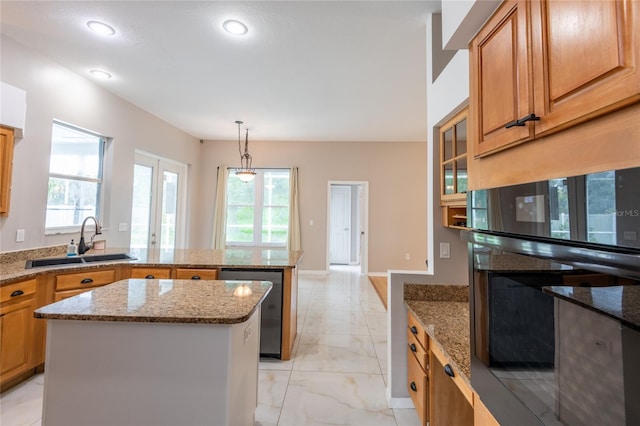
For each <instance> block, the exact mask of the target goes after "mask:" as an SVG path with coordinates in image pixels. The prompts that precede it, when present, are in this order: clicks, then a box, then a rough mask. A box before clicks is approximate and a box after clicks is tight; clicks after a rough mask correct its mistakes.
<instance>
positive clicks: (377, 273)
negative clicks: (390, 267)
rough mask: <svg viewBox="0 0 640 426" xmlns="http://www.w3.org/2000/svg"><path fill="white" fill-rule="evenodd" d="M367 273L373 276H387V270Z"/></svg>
mask: <svg viewBox="0 0 640 426" xmlns="http://www.w3.org/2000/svg"><path fill="white" fill-rule="evenodd" d="M367 275H369V276H371V277H386V276H387V273H386V272H369V273H368V274H367Z"/></svg>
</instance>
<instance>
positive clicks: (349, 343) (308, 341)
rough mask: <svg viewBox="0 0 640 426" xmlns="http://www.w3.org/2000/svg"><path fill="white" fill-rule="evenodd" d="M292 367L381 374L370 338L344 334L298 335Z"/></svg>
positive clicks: (296, 368) (296, 369)
mask: <svg viewBox="0 0 640 426" xmlns="http://www.w3.org/2000/svg"><path fill="white" fill-rule="evenodd" d="M293 370H294V371H324V372H340V373H371V374H380V366H379V364H378V358H377V357H376V353H375V349H374V348H373V343H372V342H371V338H370V337H369V336H355V335H347V334H303V335H301V337H300V344H299V346H298V352H297V353H296V357H295V360H294V363H293Z"/></svg>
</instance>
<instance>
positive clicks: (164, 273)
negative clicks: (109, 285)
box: [131, 267, 171, 279]
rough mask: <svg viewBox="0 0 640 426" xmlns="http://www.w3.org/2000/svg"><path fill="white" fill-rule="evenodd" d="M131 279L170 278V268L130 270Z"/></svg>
mask: <svg viewBox="0 0 640 426" xmlns="http://www.w3.org/2000/svg"><path fill="white" fill-rule="evenodd" d="M131 278H147V279H162V278H171V268H144V267H142V268H131Z"/></svg>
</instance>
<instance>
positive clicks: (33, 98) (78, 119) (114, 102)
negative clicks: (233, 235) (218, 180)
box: [0, 36, 202, 252]
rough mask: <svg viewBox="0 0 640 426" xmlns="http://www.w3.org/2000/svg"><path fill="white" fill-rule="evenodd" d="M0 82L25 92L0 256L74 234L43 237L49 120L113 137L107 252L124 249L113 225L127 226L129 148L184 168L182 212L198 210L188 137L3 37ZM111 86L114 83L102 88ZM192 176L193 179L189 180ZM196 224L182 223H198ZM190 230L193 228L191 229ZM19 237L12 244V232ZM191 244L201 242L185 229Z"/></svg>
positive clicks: (196, 161)
mask: <svg viewBox="0 0 640 426" xmlns="http://www.w3.org/2000/svg"><path fill="white" fill-rule="evenodd" d="M0 41H1V43H2V44H1V47H2V61H1V64H0V76H1V79H2V81H3V82H5V83H8V84H10V85H12V86H15V87H18V88H20V89H22V90H24V91H26V93H27V113H26V121H25V134H24V138H23V139H20V140H17V141H16V143H15V151H14V161H13V180H12V192H11V204H10V212H9V216H8V217H2V218H0V229H1V237H0V251H3V252H5V251H13V250H24V249H29V248H35V247H44V246H54V245H60V244H67V243H68V242H69V240H70V239H71V238H75V239H76V240H77V239H78V234H77V233H76V234H65V235H49V236H46V235H45V234H44V227H45V211H46V202H47V184H48V173H49V153H50V148H51V127H52V121H53V119H58V120H62V121H64V122H67V123H71V124H73V125H76V126H79V127H82V128H85V129H88V130H92V131H94V132H97V133H100V134H102V135H104V136H108V137H112V138H113V143H112V144H111V146H110V149H109V152H108V153H107V156H108V158H109V161H110V164H111V168H109V169H107V170H105V173H106V174H107V176H108V177H109V182H110V185H108V188H107V189H108V192H107V194H106V196H105V205H106V216H105V217H104V223H103V225H104V226H105V228H104V236H105V238H106V240H107V245H108V246H111V247H128V246H129V232H128V231H127V232H118V224H119V223H126V224H129V223H130V220H131V197H132V186H133V185H132V182H133V160H134V150H135V149H136V148H138V149H142V150H145V151H148V152H151V153H154V154H156V155H159V156H162V157H166V158H171V159H174V160H176V161H180V162H182V163H186V164H188V165H189V175H190V177H191V181H190V185H189V194H188V198H189V209H188V210H189V211H190V212H192V213H193V212H197V211H198V199H199V194H200V190H199V181H198V180H197V177H198V176H199V174H200V152H201V150H202V145H201V144H200V143H199V141H198V140H197V139H195V138H194V137H192V136H190V135H188V134H186V133H184V132H182V131H180V130H178V129H176V128H174V127H172V126H170V125H168V124H167V123H165V122H163V121H162V120H160V119H159V118H157V117H155V116H153V115H151V114H149V113H147V112H145V111H143V110H141V109H139V108H137V107H136V106H134V105H132V104H130V103H128V102H126V101H124V100H122V99H121V98H118V97H116V96H114V95H112V94H111V93H109V92H107V91H106V90H104V89H102V88H101V87H100V86H98V85H96V84H95V83H93V82H92V81H90V80H89V79H87V78H85V77H84V76H80V75H77V74H75V73H73V72H71V71H70V70H68V69H67V68H64V67H62V66H61V65H59V64H57V63H55V62H52V61H51V60H49V59H48V58H46V57H44V56H43V55H41V54H39V53H37V52H36V51H34V50H32V49H30V48H28V47H26V46H24V45H21V44H19V43H17V42H15V41H14V40H12V39H10V38H7V37H5V36H2V38H1V39H0ZM108 84H118V82H117V81H108V82H105V85H108ZM194 177H195V178H194ZM199 221H200V218H196V219H195V220H193V219H191V218H188V219H187V222H188V223H195V224H198V223H199ZM193 228H195V229H193ZM17 229H24V230H25V231H26V232H25V234H26V236H25V241H24V242H20V243H18V242H16V241H15V237H16V230H17ZM192 229H193V231H192V232H191V245H192V246H198V244H201V243H202V241H201V240H200V234H201V233H199V232H198V229H197V227H195V226H194V227H192Z"/></svg>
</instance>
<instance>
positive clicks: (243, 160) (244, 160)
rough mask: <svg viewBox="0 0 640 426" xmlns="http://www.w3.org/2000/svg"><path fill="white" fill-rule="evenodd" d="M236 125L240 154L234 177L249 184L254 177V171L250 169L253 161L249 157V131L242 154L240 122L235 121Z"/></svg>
mask: <svg viewBox="0 0 640 426" xmlns="http://www.w3.org/2000/svg"><path fill="white" fill-rule="evenodd" d="M236 124H237V125H238V152H239V153H240V168H239V169H236V176H238V179H240V180H241V181H243V182H250V181H252V180H253V178H255V177H256V169H254V168H252V167H251V163H252V161H253V159H252V158H251V155H249V129H246V130H247V133H246V135H245V140H244V153H242V141H241V139H240V125H241V124H242V121H236Z"/></svg>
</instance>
